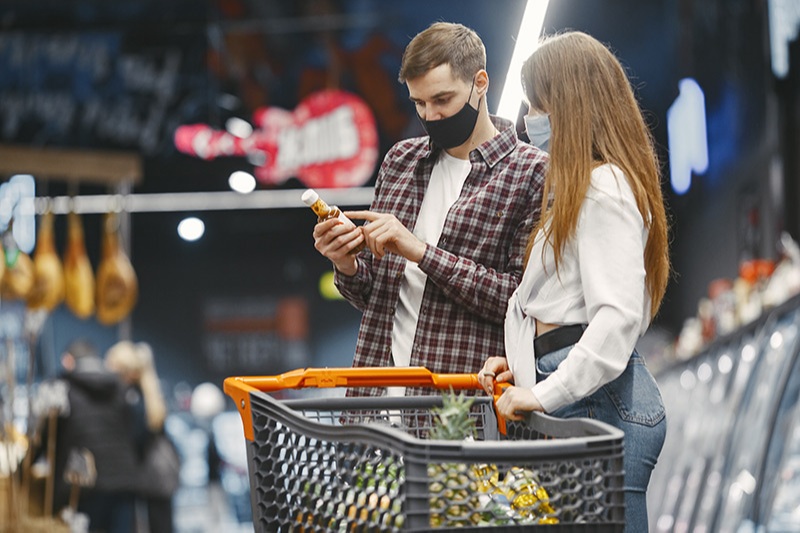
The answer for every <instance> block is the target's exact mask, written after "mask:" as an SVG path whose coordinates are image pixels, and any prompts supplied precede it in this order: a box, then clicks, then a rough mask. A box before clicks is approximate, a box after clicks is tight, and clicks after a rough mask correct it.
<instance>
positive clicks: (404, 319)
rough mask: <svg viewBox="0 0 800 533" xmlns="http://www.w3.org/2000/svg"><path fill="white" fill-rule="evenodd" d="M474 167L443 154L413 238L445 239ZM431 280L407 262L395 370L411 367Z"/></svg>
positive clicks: (398, 390)
mask: <svg viewBox="0 0 800 533" xmlns="http://www.w3.org/2000/svg"><path fill="white" fill-rule="evenodd" d="M471 169H472V163H470V162H469V160H466V159H459V158H457V157H453V156H451V155H450V154H448V153H447V152H446V151H445V150H442V152H441V155H440V156H439V158H438V159H437V160H436V163H435V164H434V166H433V170H432V171H431V179H430V181H429V182H428V189H427V190H426V191H425V197H424V199H423V200H422V205H421V206H420V209H419V215H418V216H417V222H416V225H415V226H414V235H415V236H416V237H417V238H418V239H420V240H421V241H424V242H426V243H429V244H432V245H434V246H435V245H436V244H438V242H439V237H440V236H441V235H442V228H444V221H445V218H446V217H447V213H448V212H449V211H450V208H451V207H452V206H453V204H454V203H455V201H456V200H458V197H459V196H460V195H461V189H462V187H463V186H464V181H466V179H467V176H469V172H470V170H471ZM427 279H428V277H427V276H426V275H425V273H423V272H422V270H420V269H419V266H417V264H416V263H414V262H412V261H406V268H405V273H404V276H403V280H402V281H401V282H400V299H399V300H398V302H397V309H396V310H395V313H394V324H393V326H392V359H393V360H394V366H408V364H409V362H410V361H411V347H412V346H413V345H414V336H415V335H416V332H417V320H418V319H419V308H420V305H421V303H422V295H423V293H424V292H425V282H426V281H427ZM404 393H405V388H404V387H389V390H388V394H389V395H390V396H395V395H397V396H402V395H403V394H404Z"/></svg>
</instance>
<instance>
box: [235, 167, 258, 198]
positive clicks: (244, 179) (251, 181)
mask: <svg viewBox="0 0 800 533" xmlns="http://www.w3.org/2000/svg"><path fill="white" fill-rule="evenodd" d="M228 185H229V186H230V188H231V189H233V190H234V191H236V192H239V193H242V194H247V193H251V192H253V191H254V190H255V189H256V179H255V178H254V177H253V175H252V174H250V173H249V172H245V171H243V170H237V171H236V172H233V173H232V174H231V175H230V177H229V178H228Z"/></svg>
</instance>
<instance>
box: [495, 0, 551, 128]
mask: <svg viewBox="0 0 800 533" xmlns="http://www.w3.org/2000/svg"><path fill="white" fill-rule="evenodd" d="M549 3H550V1H549V0H528V3H527V5H526V6H525V13H524V14H523V15H522V22H521V23H520V25H519V31H518V32H517V40H516V44H515V45H514V53H512V54H511V63H510V64H509V65H508V71H507V72H506V79H505V82H504V84H503V92H502V93H501V94H500V105H498V106H497V116H499V117H502V118H506V119H508V120H510V121H511V122H514V123H516V122H517V115H518V114H519V106H520V104H521V103H522V101H523V95H522V83H521V82H520V71H521V70H522V63H524V62H525V60H526V59H528V58H529V57H530V55H531V54H532V53H533V51H534V50H536V48H537V47H538V46H539V35H540V34H541V33H542V26H544V16H545V14H546V13H547V5H548V4H549Z"/></svg>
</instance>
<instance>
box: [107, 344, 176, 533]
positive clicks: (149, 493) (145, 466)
mask: <svg viewBox="0 0 800 533" xmlns="http://www.w3.org/2000/svg"><path fill="white" fill-rule="evenodd" d="M106 366H107V367H108V369H109V370H111V371H113V372H116V373H117V374H118V375H119V376H120V377H121V378H122V379H123V381H124V382H125V383H126V384H127V385H128V387H129V388H128V392H127V398H126V399H127V402H128V404H129V405H130V406H131V408H132V409H133V411H134V413H136V417H135V423H134V424H133V428H134V440H135V442H136V450H137V453H138V458H139V463H140V476H139V479H140V486H139V488H138V491H137V495H138V496H139V498H140V500H141V501H142V502H144V503H145V504H146V505H145V508H146V510H147V523H148V526H149V531H150V533H170V532H172V530H173V520H172V495H173V493H174V491H175V489H176V488H177V485H178V474H179V470H180V460H179V458H178V454H177V450H176V449H175V447H174V445H173V444H172V442H171V441H170V440H169V437H167V436H166V434H165V431H164V421H165V420H166V417H167V406H166V402H165V401H164V396H163V394H162V392H161V385H160V383H159V379H158V374H157V373H156V367H155V362H154V360H153V351H152V349H151V348H150V346H149V345H148V344H147V343H144V342H139V343H135V344H134V343H132V342H130V341H120V342H118V343H116V344H115V345H113V346H112V347H111V348H109V350H108V352H107V353H106ZM138 529H139V530H140V531H141V530H142V528H138Z"/></svg>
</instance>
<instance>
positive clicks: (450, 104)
mask: <svg viewBox="0 0 800 533" xmlns="http://www.w3.org/2000/svg"><path fill="white" fill-rule="evenodd" d="M406 85H407V86H408V97H409V98H410V99H411V101H412V102H414V105H415V106H416V108H417V113H418V114H419V116H420V118H422V119H423V120H441V119H443V118H447V117H450V116H453V115H455V114H456V113H458V112H459V111H460V110H461V108H462V107H464V104H465V103H466V102H467V100H468V99H469V98H470V92H472V93H473V95H474V94H475V91H470V90H471V89H472V84H471V83H466V82H464V81H462V80H459V79H457V78H455V77H454V76H453V73H452V71H451V69H450V65H447V64H444V65H439V66H438V67H436V68H433V69H431V70H429V71H428V72H426V73H425V74H423V75H422V76H420V77H418V78H414V79H413V80H407V81H406ZM473 99H475V98H474V97H473ZM470 105H472V106H473V107H477V106H476V105H474V104H473V103H472V102H470Z"/></svg>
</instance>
